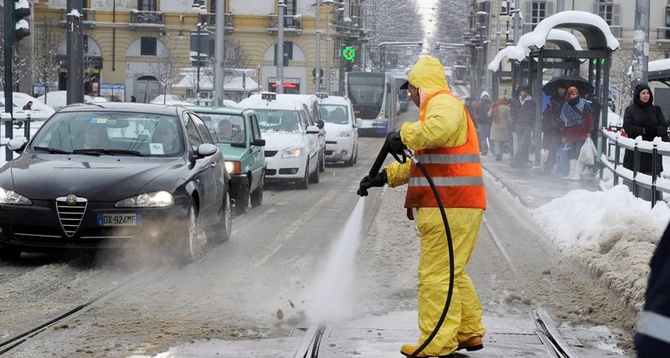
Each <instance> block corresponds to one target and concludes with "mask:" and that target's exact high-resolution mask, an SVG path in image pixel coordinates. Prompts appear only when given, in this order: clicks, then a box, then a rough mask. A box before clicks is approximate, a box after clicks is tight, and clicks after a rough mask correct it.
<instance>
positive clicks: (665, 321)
mask: <svg viewBox="0 0 670 358" xmlns="http://www.w3.org/2000/svg"><path fill="white" fill-rule="evenodd" d="M668 327H670V317H665V316H663V315H660V314H658V313H656V312H651V311H642V313H640V318H639V319H638V321H637V333H641V334H644V335H645V336H649V337H652V338H656V339H658V340H659V341H663V342H665V343H668V344H670V329H668Z"/></svg>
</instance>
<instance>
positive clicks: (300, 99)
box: [237, 93, 316, 110]
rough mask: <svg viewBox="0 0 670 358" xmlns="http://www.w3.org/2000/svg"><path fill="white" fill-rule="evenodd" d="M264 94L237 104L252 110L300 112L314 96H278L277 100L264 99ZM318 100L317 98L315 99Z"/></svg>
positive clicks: (250, 97) (255, 95)
mask: <svg viewBox="0 0 670 358" xmlns="http://www.w3.org/2000/svg"><path fill="white" fill-rule="evenodd" d="M263 95H264V94H263V93H259V94H253V95H251V96H249V97H248V98H245V99H243V100H242V101H240V103H238V104H237V107H239V108H252V109H285V110H299V109H303V107H302V105H303V104H306V103H308V102H307V101H308V99H309V98H310V97H314V96H312V95H298V94H277V95H276V99H274V100H266V99H263ZM314 98H316V97H314Z"/></svg>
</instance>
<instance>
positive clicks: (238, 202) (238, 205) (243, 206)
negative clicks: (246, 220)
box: [235, 183, 249, 215]
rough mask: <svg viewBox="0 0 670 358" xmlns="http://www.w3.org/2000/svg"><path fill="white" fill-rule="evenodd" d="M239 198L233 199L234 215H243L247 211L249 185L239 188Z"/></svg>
mask: <svg viewBox="0 0 670 358" xmlns="http://www.w3.org/2000/svg"><path fill="white" fill-rule="evenodd" d="M239 194H240V195H239V196H238V197H237V198H236V199H235V213H236V214H237V215H241V214H245V213H246V212H247V211H248V210H249V183H246V185H245V186H244V188H240V192H239Z"/></svg>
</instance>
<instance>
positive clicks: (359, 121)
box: [354, 118, 363, 127]
mask: <svg viewBox="0 0 670 358" xmlns="http://www.w3.org/2000/svg"><path fill="white" fill-rule="evenodd" d="M361 126H363V120H362V119H360V118H356V124H355V125H354V127H361Z"/></svg>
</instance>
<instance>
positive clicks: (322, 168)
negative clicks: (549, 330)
mask: <svg viewBox="0 0 670 358" xmlns="http://www.w3.org/2000/svg"><path fill="white" fill-rule="evenodd" d="M319 171H320V172H325V171H326V150H325V149H324V150H323V151H321V152H319ZM317 183H318V181H317Z"/></svg>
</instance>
